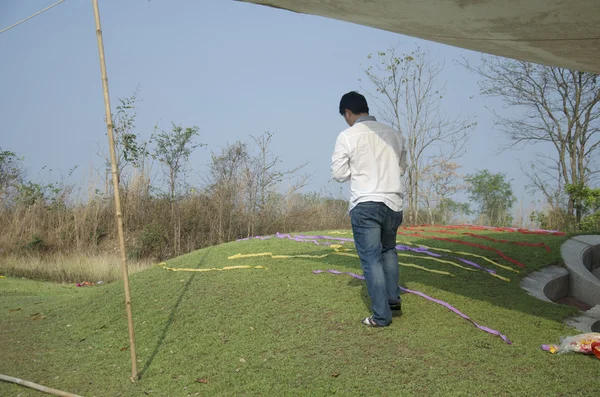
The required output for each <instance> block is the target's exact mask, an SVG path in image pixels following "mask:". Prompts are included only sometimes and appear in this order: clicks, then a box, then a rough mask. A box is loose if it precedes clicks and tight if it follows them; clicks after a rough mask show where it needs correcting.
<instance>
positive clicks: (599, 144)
mask: <svg viewBox="0 0 600 397" xmlns="http://www.w3.org/2000/svg"><path fill="white" fill-rule="evenodd" d="M462 64H463V65H464V66H465V67H466V68H467V69H469V70H471V71H473V72H475V73H477V74H478V75H479V76H481V77H482V78H483V80H482V81H481V82H480V88H481V93H482V94H483V95H484V96H488V97H499V98H501V99H502V100H503V101H504V104H505V107H506V108H513V107H514V108H516V110H520V112H519V113H515V112H514V111H513V112H511V113H510V114H498V113H497V112H494V116H495V119H496V123H497V125H498V126H499V128H500V130H501V131H502V132H503V133H504V134H505V136H506V138H507V140H508V143H507V144H506V145H505V146H504V148H503V149H504V150H505V149H509V148H510V149H515V148H523V147H525V146H527V147H528V148H530V147H531V145H534V144H535V145H540V144H542V147H543V148H544V149H550V150H549V151H550V153H551V154H548V153H544V154H541V153H540V154H538V155H537V161H535V162H533V161H532V162H531V163H530V164H529V166H528V167H527V168H529V170H528V171H527V172H526V174H527V175H528V176H529V178H530V180H531V183H532V186H533V187H534V188H535V189H537V190H539V191H540V192H541V193H542V194H543V195H544V196H545V197H546V199H547V200H548V202H549V203H550V204H551V205H553V206H555V207H556V206H558V205H559V204H560V202H561V199H562V198H563V197H565V198H566V208H567V212H568V214H569V215H570V216H572V217H574V218H575V219H576V221H577V223H579V222H580V221H581V216H582V214H581V211H580V210H579V209H578V208H580V205H579V203H577V198H576V197H574V196H573V195H571V194H569V193H566V192H565V187H566V186H567V185H573V186H585V185H589V184H592V183H593V182H594V181H595V177H596V176H597V174H598V172H600V170H599V169H598V153H597V152H598V149H599V148H600V140H599V139H598V131H600V105H599V103H600V82H599V81H598V76H597V75H595V74H592V73H587V72H578V71H576V70H568V69H561V68H555V67H549V66H542V65H537V64H532V63H528V62H523V61H517V60H512V59H504V58H498V57H491V56H487V57H484V58H483V59H482V62H481V64H479V65H476V66H474V65H471V64H469V63H468V62H467V61H466V60H465V61H463V62H462Z"/></svg>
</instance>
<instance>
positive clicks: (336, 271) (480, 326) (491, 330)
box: [313, 269, 512, 345]
mask: <svg viewBox="0 0 600 397" xmlns="http://www.w3.org/2000/svg"><path fill="white" fill-rule="evenodd" d="M324 272H329V273H333V274H348V275H350V276H352V277H354V278H356V279H359V280H364V279H365V277H364V276H361V275H358V274H355V273H351V272H340V271H339V270H334V269H329V270H314V271H313V273H314V274H319V273H324ZM399 287H400V289H401V290H402V291H404V292H408V293H409V294H414V295H418V296H420V297H422V298H425V299H427V300H429V301H431V302H434V303H437V304H438V305H442V306H444V307H446V308H447V309H449V310H450V311H452V312H454V313H456V314H458V315H459V316H461V317H462V318H464V319H465V320H467V321H470V322H471V323H473V325H475V326H476V327H477V328H479V329H480V330H482V331H485V332H487V333H490V334H492V335H497V336H499V337H500V338H502V340H503V341H505V342H506V343H508V344H509V345H511V344H512V342H511V341H510V340H508V338H507V337H506V336H505V335H502V334H501V333H500V332H499V331H496V330H495V329H491V328H488V327H486V326H483V325H479V324H477V323H476V322H475V321H473V320H471V318H470V317H469V316H467V315H466V314H464V313H463V312H461V311H460V310H458V309H457V308H455V307H454V306H452V305H451V304H449V303H448V302H444V301H443V300H439V299H435V298H432V297H431V296H429V295H426V294H424V293H422V292H420V291H415V290H410V289H407V288H403V287H401V286H399Z"/></svg>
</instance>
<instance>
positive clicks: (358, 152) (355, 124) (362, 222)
mask: <svg viewBox="0 0 600 397" xmlns="http://www.w3.org/2000/svg"><path fill="white" fill-rule="evenodd" d="M340 114H341V115H342V116H344V119H345V120H346V123H348V125H349V126H350V128H348V129H346V130H344V131H342V132H341V133H340V134H339V135H338V137H337V140H336V143H335V149H334V151H333V155H332V158H331V161H332V164H331V175H332V177H333V179H335V180H336V181H338V182H346V181H348V180H350V219H351V221H352V231H353V233H354V243H355V245H356V250H357V251H358V256H359V257H360V263H361V266H362V269H363V272H364V276H365V279H366V282H367V290H368V291H369V297H370V298H371V308H372V310H373V315H372V316H370V317H367V318H365V319H364V320H363V322H362V323H363V324H365V325H367V326H369V327H386V326H388V325H390V323H391V322H392V312H391V311H392V310H401V302H400V300H401V299H400V288H399V286H398V284H399V266H398V253H397V252H396V233H397V231H398V227H399V226H400V224H401V223H402V207H403V200H404V189H403V186H402V175H404V171H405V170H406V147H405V145H404V138H403V137H402V135H401V134H400V133H399V132H398V131H395V130H394V129H393V128H391V127H389V126H388V125H386V124H383V123H380V122H378V121H377V120H376V119H375V117H373V116H370V115H369V106H368V104H367V100H366V99H365V97H364V96H362V95H361V94H359V93H357V92H354V91H352V92H349V93H347V94H345V95H344V96H342V99H341V101H340Z"/></svg>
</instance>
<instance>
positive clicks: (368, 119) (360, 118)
mask: <svg viewBox="0 0 600 397" xmlns="http://www.w3.org/2000/svg"><path fill="white" fill-rule="evenodd" d="M363 121H377V119H376V118H375V116H360V117H359V118H357V119H356V121H355V122H354V124H356V123H361V122H363Z"/></svg>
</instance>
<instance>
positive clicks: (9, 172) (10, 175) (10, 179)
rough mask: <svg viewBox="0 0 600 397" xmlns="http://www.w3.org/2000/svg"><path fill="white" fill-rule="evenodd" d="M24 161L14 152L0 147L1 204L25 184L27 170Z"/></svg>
mask: <svg viewBox="0 0 600 397" xmlns="http://www.w3.org/2000/svg"><path fill="white" fill-rule="evenodd" d="M22 161H23V159H21V158H19V157H17V155H16V154H15V153H14V152H11V151H8V150H2V148H1V147H0V202H4V201H6V198H7V197H9V196H10V195H11V193H14V191H15V189H16V188H17V187H18V186H20V185H21V183H22V182H23V178H24V176H25V169H24V168H23V164H22Z"/></svg>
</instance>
